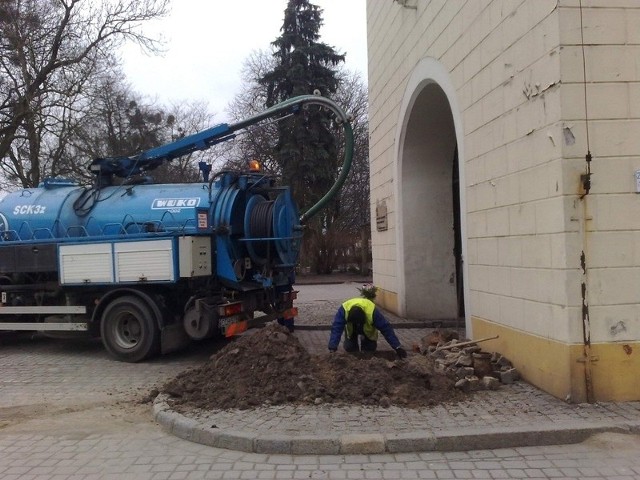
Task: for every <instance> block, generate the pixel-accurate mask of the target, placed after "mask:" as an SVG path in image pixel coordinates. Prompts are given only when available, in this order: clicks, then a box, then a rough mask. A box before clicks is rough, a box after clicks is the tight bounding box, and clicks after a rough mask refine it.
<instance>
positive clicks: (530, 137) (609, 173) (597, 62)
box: [367, 0, 640, 401]
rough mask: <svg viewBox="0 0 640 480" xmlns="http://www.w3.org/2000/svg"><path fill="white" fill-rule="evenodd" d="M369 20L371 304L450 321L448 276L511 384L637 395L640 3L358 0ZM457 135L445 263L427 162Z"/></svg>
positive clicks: (438, 172) (437, 174)
mask: <svg viewBox="0 0 640 480" xmlns="http://www.w3.org/2000/svg"><path fill="white" fill-rule="evenodd" d="M367 24H368V51H369V98H370V111H369V113H370V136H371V138H370V149H371V150H370V156H371V202H372V215H373V217H374V218H373V221H372V225H374V229H373V230H374V231H373V236H372V240H373V255H374V262H373V270H374V282H375V283H376V285H378V286H379V287H380V288H381V289H382V293H381V295H380V300H379V301H380V303H381V304H382V305H383V306H384V307H386V308H388V309H390V310H392V311H394V312H396V313H399V314H401V315H405V316H409V317H412V318H425V319H427V318H438V317H447V316H455V312H454V311H453V310H454V308H453V307H452V306H451V299H454V300H455V293H454V292H453V291H452V290H453V289H455V288H456V283H459V287H460V291H462V292H463V296H464V311H465V314H466V325H467V330H468V333H470V334H471V336H472V337H473V338H481V337H485V336H492V335H495V334H498V335H500V338H499V339H498V340H495V341H492V342H490V343H488V344H487V348H491V349H493V350H497V351H501V352H502V353H504V354H505V355H507V356H508V357H509V358H510V359H511V360H512V361H513V362H514V363H515V364H516V366H517V367H518V368H519V370H520V371H521V372H522V374H523V376H524V377H525V379H527V380H529V381H531V382H532V383H534V384H536V385H538V386H539V387H541V388H543V389H545V390H547V391H549V392H551V393H552V394H554V395H556V396H558V397H560V398H567V399H569V400H572V401H586V400H589V401H591V400H613V399H616V400H628V399H635V400H638V399H640V376H639V375H637V372H638V371H640V195H638V194H637V193H636V179H635V176H634V174H635V171H636V170H639V169H640V1H638V0H583V1H582V8H580V2H579V0H535V1H533V0H484V1H482V0H474V1H471V2H469V1H463V0H446V1H445V0H406V1H400V2H397V1H392V0H368V1H367ZM583 45H584V47H583ZM583 52H584V55H583ZM585 79H586V82H585ZM585 85H586V88H585ZM447 106H448V108H445V107H447ZM449 110H450V111H449ZM586 119H588V121H587V120H586ZM429 132H437V133H436V134H430V133H429ZM423 137H424V138H423ZM449 137H450V138H451V140H450V141H449V140H448V139H449ZM438 142H440V143H442V145H440V144H439V143H438ZM456 147H457V152H458V157H459V165H460V167H459V172H458V174H459V180H460V201H461V206H460V211H461V219H460V225H459V227H458V229H459V231H460V233H461V237H462V256H463V259H464V266H463V268H462V269H461V270H459V271H456V270H455V268H454V265H453V263H452V262H453V261H454V260H455V259H454V258H453V257H451V256H450V253H449V252H450V249H451V248H453V246H452V245H451V243H452V237H451V235H450V234H449V233H446V231H448V229H449V225H450V224H451V223H452V222H453V218H449V216H450V212H451V210H452V208H453V206H452V205H451V204H450V203H449V201H448V200H446V199H447V198H448V197H447V195H448V196H450V193H451V189H452V188H454V187H452V186H451V183H450V173H448V171H444V170H446V169H444V170H443V165H444V166H445V167H446V165H448V164H445V163H437V164H434V165H433V166H430V165H431V163H430V162H432V160H431V158H432V157H434V156H438V155H440V156H442V155H443V152H445V153H446V152H450V154H451V156H453V149H455V148H456ZM588 151H590V152H591V153H592V155H593V160H592V161H591V163H590V169H591V172H592V175H591V177H590V180H591V186H590V189H589V190H588V192H587V191H586V190H585V179H586V177H585V174H586V172H587V168H588V167H587V161H586V154H587V152H588ZM447 161H449V160H447ZM453 165H454V164H453V161H451V163H450V166H451V168H453ZM447 175H449V177H447ZM441 185H447V186H448V187H447V188H448V190H447V191H443V192H440V193H438V190H439V189H440V187H439V186H441ZM454 190H455V188H454ZM381 205H384V206H385V207H386V212H387V217H386V220H387V225H388V229H386V230H384V229H381V230H380V231H378V229H376V228H375V225H376V220H379V218H376V212H383V211H384V210H383V209H380V208H379V207H380V206H381ZM376 207H378V208H376ZM425 212H432V213H425ZM433 212H436V213H433ZM438 212H439V213H438ZM437 232H444V233H442V234H438V233H437ZM442 243H443V244H445V245H444V246H438V245H439V244H442ZM454 277H455V278H454Z"/></svg>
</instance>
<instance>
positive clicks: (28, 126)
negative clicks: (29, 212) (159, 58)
mask: <svg viewBox="0 0 640 480" xmlns="http://www.w3.org/2000/svg"><path fill="white" fill-rule="evenodd" d="M168 2H169V0H137V1H134V2H132V1H129V0H85V1H81V0H0V169H1V170H2V172H3V173H4V174H5V176H6V177H7V178H8V180H9V181H13V182H15V183H19V184H21V185H22V186H25V187H27V186H34V185H37V184H38V183H39V182H40V179H41V178H42V176H43V175H44V174H53V175H55V174H57V173H58V163H59V160H60V158H61V157H60V156H58V155H59V154H60V155H61V152H62V148H61V146H62V145H63V144H64V141H65V137H66V135H67V134H68V133H69V132H70V131H71V130H72V128H71V127H72V125H71V123H70V121H71V118H72V117H73V114H74V112H75V110H77V109H80V108H82V100H81V95H82V93H83V89H84V87H85V86H86V84H87V81H88V80H89V79H90V78H91V77H92V76H93V75H95V74H96V72H97V71H98V70H99V69H100V68H101V65H103V63H104V62H101V60H104V59H105V57H108V55H109V52H112V51H114V50H115V49H116V48H117V47H118V46H119V45H120V44H121V42H123V41H125V40H129V41H134V42H136V43H138V44H139V45H141V47H143V48H145V49H147V50H149V51H156V50H157V49H158V44H157V42H156V41H155V40H153V39H152V38H149V37H148V36H146V35H144V34H143V33H142V31H141V29H140V27H141V25H142V24H143V23H144V22H145V21H148V20H150V19H153V18H157V17H160V16H163V15H165V14H166V13H167V8H168V7H167V6H168Z"/></svg>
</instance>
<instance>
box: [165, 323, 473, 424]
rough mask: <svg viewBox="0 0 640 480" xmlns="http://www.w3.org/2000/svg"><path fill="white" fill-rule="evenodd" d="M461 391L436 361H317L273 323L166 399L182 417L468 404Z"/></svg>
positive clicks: (382, 356) (339, 357)
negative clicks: (268, 408)
mask: <svg viewBox="0 0 640 480" xmlns="http://www.w3.org/2000/svg"><path fill="white" fill-rule="evenodd" d="M391 354H393V356H391ZM454 383H455V382H454V380H452V379H451V378H449V377H447V376H445V375H442V374H439V373H436V372H435V371H434V365H433V360H432V359H431V358H429V357H428V356H424V355H421V354H418V353H410V354H409V356H408V357H407V358H406V359H405V360H398V359H397V358H396V357H395V353H394V352H382V351H381V352H376V353H375V354H363V353H361V354H356V355H354V354H348V353H342V352H336V353H325V354H321V355H310V354H309V352H308V351H307V350H306V349H305V348H304V347H303V346H302V345H301V344H300V342H299V340H298V338H297V337H296V336H295V335H292V334H290V333H289V331H288V330H287V329H286V328H284V327H282V326H280V325H278V324H277V323H271V324H268V325H266V326H265V327H264V328H262V329H261V330H259V331H257V332H255V333H253V334H251V335H244V336H242V337H240V338H239V339H237V340H236V341H234V342H233V343H231V344H229V345H227V346H225V347H224V348H223V349H221V350H220V351H219V352H218V353H216V354H215V355H213V356H212V357H211V358H210V359H209V360H208V361H207V362H206V363H205V364H204V365H202V366H201V367H198V368H195V369H191V370H187V371H185V372H183V373H182V374H180V375H178V376H177V377H176V378H174V379H173V380H171V381H169V382H168V383H167V384H166V385H164V387H162V388H161V389H160V391H161V392H162V393H165V394H167V395H169V401H170V403H171V404H172V407H173V408H174V409H175V410H177V411H181V412H185V411H188V410H191V409H194V408H197V409H204V410H218V409H221V410H226V409H233V408H238V409H248V408H253V407H257V406H260V405H280V404H285V403H291V404H316V405H320V404H325V403H329V404H357V405H379V406H382V407H388V406H391V405H398V406H402V407H409V408H418V407H423V406H431V405H437V404H441V403H451V402H456V401H459V400H461V399H463V398H465V394H464V393H463V392H461V391H460V390H457V389H455V388H454Z"/></svg>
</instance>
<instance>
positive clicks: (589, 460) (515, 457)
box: [0, 287, 640, 480]
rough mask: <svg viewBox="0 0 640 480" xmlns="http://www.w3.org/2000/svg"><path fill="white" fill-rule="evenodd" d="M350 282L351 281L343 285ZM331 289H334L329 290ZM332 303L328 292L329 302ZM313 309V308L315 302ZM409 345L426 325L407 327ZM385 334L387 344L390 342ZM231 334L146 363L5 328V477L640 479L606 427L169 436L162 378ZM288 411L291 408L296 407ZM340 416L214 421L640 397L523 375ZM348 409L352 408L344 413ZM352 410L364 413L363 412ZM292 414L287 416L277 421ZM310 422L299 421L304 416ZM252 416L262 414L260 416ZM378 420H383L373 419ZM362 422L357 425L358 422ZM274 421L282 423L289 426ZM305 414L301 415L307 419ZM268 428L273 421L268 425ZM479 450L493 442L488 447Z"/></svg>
mask: <svg viewBox="0 0 640 480" xmlns="http://www.w3.org/2000/svg"><path fill="white" fill-rule="evenodd" d="M343 288H344V287H343ZM323 296H325V297H328V296H329V295H328V294H326V293H325V295H323ZM323 300H324V299H323ZM329 302H339V299H334V300H331V299H328V300H325V301H316V300H314V299H313V298H305V297H304V294H303V296H302V298H301V305H300V309H301V317H302V316H305V318H306V320H302V319H300V321H299V325H301V326H302V327H304V326H305V321H306V322H308V323H307V326H308V327H323V326H326V317H327V316H329V317H331V316H332V309H333V307H334V304H333V303H331V304H329ZM305 307H306V308H305ZM397 332H398V335H399V337H400V338H401V341H402V342H403V343H405V344H406V345H410V344H411V343H412V342H414V341H416V340H417V339H419V338H420V337H421V335H423V334H424V333H425V332H426V330H424V329H415V328H412V329H405V328H400V325H398V328H397ZM296 335H298V336H299V338H300V339H301V341H303V343H304V344H305V345H306V346H307V348H309V349H310V350H311V351H318V352H322V351H325V350H326V342H327V338H328V330H327V329H326V328H323V329H320V330H315V329H311V328H309V329H304V328H300V329H299V330H298V331H297V332H296ZM383 344H384V341H383V342H381V345H380V346H381V348H387V347H386V346H385V345H383ZM221 345H222V344H221V343H216V342H210V343H205V344H199V345H195V346H194V347H192V348H190V349H189V350H188V351H185V352H180V353H177V354H172V355H167V356H164V357H160V358H157V359H154V360H152V361H150V362H146V363H142V364H127V363H121V362H116V361H113V360H111V359H110V358H109V357H108V356H107V354H106V353H105V352H104V350H103V348H102V345H101V344H100V343H99V342H95V341H88V340H60V339H49V338H45V337H40V336H37V337H29V336H26V335H19V336H15V335H4V336H0V479H3V480H4V479H11V480H13V479H27V480H28V479H60V480H63V479H65V480H66V479H94V478H100V479H103V478H104V479H121V478H124V479H127V478H131V479H134V478H135V479H153V480H156V479H198V478H265V479H277V478H335V479H369V478H371V479H376V478H491V479H494V478H495V479H497V478H507V479H510V478H520V479H522V478H534V479H536V478H570V479H578V478H589V479H614V480H615V479H618V480H623V479H624V480H628V479H637V480H640V458H639V457H640V455H639V453H640V438H639V437H638V436H633V435H619V434H613V433H606V434H601V435H598V436H596V437H593V438H591V439H590V440H588V441H587V442H584V443H580V444H574V445H561V446H545V447H542V446H538V447H522V448H500V449H494V450H487V449H481V450H478V449H474V450H470V451H467V452H422V453H402V454H375V455H271V454H258V453H244V452H239V451H232V450H225V449H219V448H213V447H208V446H205V445H199V444H196V443H192V442H188V441H185V440H182V439H180V438H177V437H175V436H173V435H171V434H169V433H166V432H165V431H164V430H163V429H162V428H160V426H159V425H158V424H156V423H155V422H154V421H153V420H152V415H151V406H150V404H149V403H144V402H142V400H143V399H144V397H145V396H147V395H148V393H149V391H150V390H151V389H152V387H154V386H156V385H159V384H160V383H162V382H164V381H166V380H167V379H169V378H171V377H172V376H174V375H175V374H177V373H178V372H180V371H182V370H184V369H185V368H188V367H191V366H195V365H198V364H200V363H201V362H202V361H204V360H205V359H207V358H208V356H210V355H211V354H212V353H213V352H215V351H216V349H218V348H220V347H221ZM286 408H289V407H286ZM354 408H355V409H356V410H355V413H356V414H357V415H355V416H356V417H359V418H360V420H353V418H352V417H350V420H349V422H344V421H341V419H340V417H339V415H340V412H339V411H338V410H335V411H332V409H329V408H319V409H312V410H309V411H306V412H302V411H298V412H296V411H293V412H292V413H290V415H289V416H287V415H283V413H274V412H267V411H256V412H254V413H252V414H251V416H250V415H249V414H247V413H245V414H236V413H233V414H232V415H236V416H235V417H225V418H215V421H216V422H220V424H221V425H223V422H225V421H229V422H232V423H233V425H234V428H236V427H238V424H240V423H241V422H245V424H246V425H247V428H254V429H259V428H269V429H271V430H274V429H277V428H283V427H284V431H285V432H290V433H299V432H300V431H303V432H306V433H309V434H317V433H318V432H321V431H323V430H330V429H331V426H333V427H334V428H336V429H338V428H343V429H347V430H351V431H356V430H357V431H365V432H369V431H376V432H379V431H384V430H385V429H392V428H393V429H397V430H398V431H409V430H411V429H414V428H419V425H420V422H425V421H428V422H430V423H429V424H430V428H433V429H441V430H453V429H458V430H460V431H464V430H465V429H467V430H468V429H473V428H477V427H478V426H480V425H482V426H486V425H488V424H490V425H494V426H495V427H496V428H503V427H506V426H510V425H511V426H513V425H521V426H532V425H540V424H542V423H545V424H549V423H551V424H553V423H555V424H557V425H559V424H563V423H565V422H566V423H572V422H573V423H575V422H578V423H580V422H612V421H613V422H615V421H627V422H634V421H638V419H639V418H638V417H639V413H638V412H639V411H640V403H638V402H630V403H623V404H596V405H567V404H565V403H564V402H561V401H558V400H556V399H553V398H551V397H549V396H548V395H546V394H544V393H542V392H539V391H537V390H536V389H534V388H533V387H530V386H528V385H526V384H524V383H521V384H518V385H516V386H513V387H507V388H503V389H501V390H500V391H498V392H485V393H483V394H481V395H480V396H478V397H476V403H475V404H474V405H458V406H455V407H451V408H445V407H442V408H438V409H435V410H432V411H431V413H430V414H427V413H425V412H418V411H406V410H403V409H395V408H394V409H388V410H385V411H382V410H380V409H378V410H377V411H364V410H360V409H359V408H358V407H354ZM344 413H345V412H344V411H343V412H342V413H341V414H342V415H344ZM352 413H353V412H352ZM281 416H282V420H277V419H278V417H281ZM302 417H304V421H302V422H300V420H299V419H300V418H302ZM250 418H251V420H249V419H250ZM374 418H378V420H374ZM354 421H355V422H356V423H350V422H354ZM269 422H276V423H278V422H279V426H277V428H276V426H275V424H270V423H269ZM296 422H298V423H296ZM260 425H262V426H260ZM479 448H482V446H480V447H479Z"/></svg>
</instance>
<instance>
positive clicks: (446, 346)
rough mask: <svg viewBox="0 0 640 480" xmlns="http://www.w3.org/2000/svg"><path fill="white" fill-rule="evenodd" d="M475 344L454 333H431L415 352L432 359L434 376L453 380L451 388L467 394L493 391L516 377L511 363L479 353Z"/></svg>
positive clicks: (496, 356)
mask: <svg viewBox="0 0 640 480" xmlns="http://www.w3.org/2000/svg"><path fill="white" fill-rule="evenodd" d="M477 343H479V342H478V341H472V340H462V341H461V340H460V339H459V338H458V335H457V333H456V332H452V331H448V330H435V331H433V332H432V333H430V334H429V335H427V336H425V337H424V338H423V339H422V341H421V343H420V345H418V346H417V347H416V350H417V351H419V352H420V353H422V354H423V355H426V356H428V357H430V358H432V359H433V361H434V369H435V371H436V372H437V373H440V374H443V375H446V376H448V377H450V378H452V379H454V381H455V387H456V388H458V389H460V390H462V391H464V392H470V391H475V390H497V389H498V388H500V385H501V384H511V383H513V382H515V381H517V380H518V379H519V378H520V375H519V373H518V370H517V369H515V368H514V367H513V365H512V364H511V362H510V361H509V360H508V359H507V358H505V357H504V356H502V355H501V354H499V353H497V352H493V353H489V352H484V351H482V348H481V347H480V346H479V345H478V344H477Z"/></svg>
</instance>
